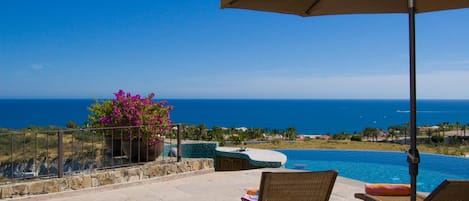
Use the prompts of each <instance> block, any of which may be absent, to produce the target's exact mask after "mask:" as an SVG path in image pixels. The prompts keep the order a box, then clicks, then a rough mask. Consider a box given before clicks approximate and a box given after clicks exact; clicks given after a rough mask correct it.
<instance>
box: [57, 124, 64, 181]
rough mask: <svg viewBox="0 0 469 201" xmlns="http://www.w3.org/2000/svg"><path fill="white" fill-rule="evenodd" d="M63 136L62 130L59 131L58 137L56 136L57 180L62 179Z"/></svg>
mask: <svg viewBox="0 0 469 201" xmlns="http://www.w3.org/2000/svg"><path fill="white" fill-rule="evenodd" d="M63 136H64V132H63V130H59V133H58V136H57V141H58V146H57V149H58V150H57V152H58V153H57V154H58V159H57V169H58V170H57V171H58V172H57V176H58V177H59V178H62V177H64V163H63V160H64V145H63Z"/></svg>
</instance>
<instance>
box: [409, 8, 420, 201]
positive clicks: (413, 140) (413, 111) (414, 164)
mask: <svg viewBox="0 0 469 201" xmlns="http://www.w3.org/2000/svg"><path fill="white" fill-rule="evenodd" d="M409 54H410V55H409V57H410V67H409V68H410V149H409V152H408V153H407V162H408V163H409V174H410V185H411V193H410V197H411V200H412V201H415V200H416V198H417V197H416V196H417V175H418V165H419V162H420V155H419V152H418V150H417V93H416V88H417V87H416V70H415V3H414V0H409Z"/></svg>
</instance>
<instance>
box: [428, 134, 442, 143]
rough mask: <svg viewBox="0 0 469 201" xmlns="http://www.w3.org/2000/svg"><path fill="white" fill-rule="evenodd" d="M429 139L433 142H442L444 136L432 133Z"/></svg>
mask: <svg viewBox="0 0 469 201" xmlns="http://www.w3.org/2000/svg"><path fill="white" fill-rule="evenodd" d="M431 140H432V142H433V143H442V142H443V141H444V140H445V138H444V137H443V136H437V135H434V136H432V139H431Z"/></svg>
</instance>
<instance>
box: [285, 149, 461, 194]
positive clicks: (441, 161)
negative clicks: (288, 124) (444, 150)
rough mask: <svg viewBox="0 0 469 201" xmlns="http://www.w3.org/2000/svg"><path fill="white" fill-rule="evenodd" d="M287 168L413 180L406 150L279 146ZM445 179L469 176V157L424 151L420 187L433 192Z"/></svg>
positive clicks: (382, 179)
mask: <svg viewBox="0 0 469 201" xmlns="http://www.w3.org/2000/svg"><path fill="white" fill-rule="evenodd" d="M277 151H280V152H282V153H284V154H285V155H286V156H287V158H288V161H287V163H286V165H285V166H286V168H290V169H307V170H312V171H318V170H330V169H333V170H337V171H338V172H339V176H342V177H347V178H351V179H356V180H360V181H363V182H368V183H410V176H409V169H408V164H407V162H406V154H405V153H404V152H382V151H343V150H277ZM444 179H469V159H467V158H461V157H452V156H442V155H436V154H421V163H420V165H419V175H418V177H417V191H421V192H431V191H432V190H433V189H435V188H436V187H437V186H438V184H440V183H441V182H442V181H443V180H444Z"/></svg>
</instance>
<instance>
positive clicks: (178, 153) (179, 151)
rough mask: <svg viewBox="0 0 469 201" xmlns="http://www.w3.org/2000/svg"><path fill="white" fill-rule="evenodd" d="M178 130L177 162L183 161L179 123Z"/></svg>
mask: <svg viewBox="0 0 469 201" xmlns="http://www.w3.org/2000/svg"><path fill="white" fill-rule="evenodd" d="M177 128H178V132H177V162H181V155H182V154H181V152H182V150H181V147H182V146H181V124H178V125H177Z"/></svg>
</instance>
